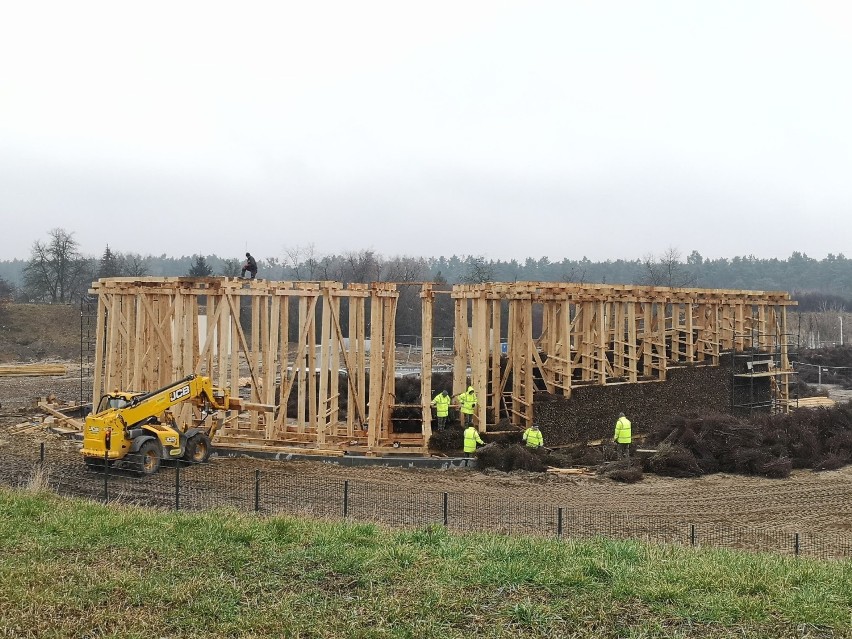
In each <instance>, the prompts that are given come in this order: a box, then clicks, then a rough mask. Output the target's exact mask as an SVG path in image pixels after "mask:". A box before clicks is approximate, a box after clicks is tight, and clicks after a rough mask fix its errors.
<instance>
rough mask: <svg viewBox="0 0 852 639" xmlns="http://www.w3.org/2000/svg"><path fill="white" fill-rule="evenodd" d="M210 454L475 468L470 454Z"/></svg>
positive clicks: (347, 463)
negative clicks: (444, 455)
mask: <svg viewBox="0 0 852 639" xmlns="http://www.w3.org/2000/svg"><path fill="white" fill-rule="evenodd" d="M213 453H215V454H217V455H219V456H220V457H256V458H258V459H271V460H275V461H317V462H323V463H326V464H337V465H339V466H385V467H388V468H436V469H439V470H447V469H450V468H476V459H475V458H473V457H470V458H465V457H411V456H407V455H386V456H384V457H367V456H366V455H342V456H333V457H332V456H323V455H300V454H298V453H291V452H276V451H274V450H270V451H254V450H243V449H237V448H224V447H219V446H216V447H214V448H213Z"/></svg>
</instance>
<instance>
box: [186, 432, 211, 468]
mask: <svg viewBox="0 0 852 639" xmlns="http://www.w3.org/2000/svg"><path fill="white" fill-rule="evenodd" d="M210 448H211V445H210V438H209V437H208V436H207V435H206V434H205V433H195V435H193V436H192V437H190V438H189V441H187V442H186V450H185V451H184V453H183V458H184V459H185V460H186V461H188V462H191V463H193V464H203V463H204V462H206V461H207V460H208V459H210Z"/></svg>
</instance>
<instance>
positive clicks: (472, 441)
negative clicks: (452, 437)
mask: <svg viewBox="0 0 852 639" xmlns="http://www.w3.org/2000/svg"><path fill="white" fill-rule="evenodd" d="M484 443H485V442H484V441H482V439H481V438H480V437H479V431H478V430H476V429H475V428H474V427H473V426H468V427H467V428H465V429H464V452H466V453H474V452H476V445H477V444H484Z"/></svg>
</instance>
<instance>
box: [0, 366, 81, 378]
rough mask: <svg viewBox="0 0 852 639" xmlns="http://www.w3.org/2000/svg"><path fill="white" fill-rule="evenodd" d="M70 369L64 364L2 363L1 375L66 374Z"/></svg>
mask: <svg viewBox="0 0 852 639" xmlns="http://www.w3.org/2000/svg"><path fill="white" fill-rule="evenodd" d="M67 372H68V370H67V369H66V368H65V366H64V365H62V364H2V365H0V377H39V376H47V375H51V376H59V375H65V374H66V373H67Z"/></svg>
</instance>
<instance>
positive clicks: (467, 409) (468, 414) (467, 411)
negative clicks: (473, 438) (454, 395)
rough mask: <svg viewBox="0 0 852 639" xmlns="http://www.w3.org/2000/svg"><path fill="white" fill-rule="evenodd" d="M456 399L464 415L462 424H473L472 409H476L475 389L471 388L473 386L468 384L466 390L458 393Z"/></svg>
mask: <svg viewBox="0 0 852 639" xmlns="http://www.w3.org/2000/svg"><path fill="white" fill-rule="evenodd" d="M458 400H459V404H461V412H462V415H464V424H465V425H466V426H469V425H470V424H473V411H474V410H475V409H476V391H475V390H473V386H468V387H467V391H466V392H464V393H460V394H459V396H458Z"/></svg>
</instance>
